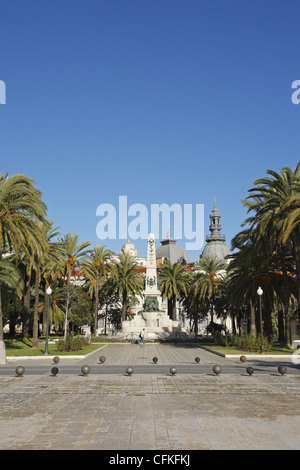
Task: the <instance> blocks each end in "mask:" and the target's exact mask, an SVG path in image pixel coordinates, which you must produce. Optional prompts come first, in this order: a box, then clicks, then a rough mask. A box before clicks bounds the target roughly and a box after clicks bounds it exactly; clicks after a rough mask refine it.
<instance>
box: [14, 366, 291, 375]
mask: <svg viewBox="0 0 300 470" xmlns="http://www.w3.org/2000/svg"><path fill="white" fill-rule="evenodd" d="M90 371H91V369H90V367H89V366H88V365H85V366H82V367H81V373H82V374H83V375H85V376H87V375H88V374H89V373H90ZM286 371H287V368H286V367H284V366H279V367H278V372H279V373H280V374H281V375H284V374H285V373H286ZM58 372H59V369H58V367H52V369H51V374H52V375H53V376H54V377H56V376H57V374H58ZM213 372H214V374H215V375H220V374H221V372H222V369H221V367H220V366H218V365H216V366H214V367H213ZM246 372H247V374H248V375H252V374H253V373H254V369H253V367H247V369H246ZM24 373H25V368H24V367H23V366H18V367H17V368H16V375H17V376H18V377H22V376H23V375H24ZM126 373H127V375H132V374H133V368H132V367H127V369H126ZM170 374H171V375H176V374H177V369H176V367H170Z"/></svg>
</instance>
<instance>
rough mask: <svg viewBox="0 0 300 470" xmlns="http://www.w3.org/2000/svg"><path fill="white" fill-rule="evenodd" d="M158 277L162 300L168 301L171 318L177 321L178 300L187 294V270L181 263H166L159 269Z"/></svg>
mask: <svg viewBox="0 0 300 470" xmlns="http://www.w3.org/2000/svg"><path fill="white" fill-rule="evenodd" d="M158 276H159V288H160V292H161V295H162V299H163V300H164V299H168V313H169V316H170V317H171V318H172V319H173V320H176V319H177V310H176V300H178V299H180V298H181V297H182V296H183V295H186V294H187V275H186V268H185V267H184V266H183V265H182V264H181V263H174V264H172V263H171V262H170V261H166V262H165V263H164V264H163V265H162V266H161V267H160V268H159V269H158Z"/></svg>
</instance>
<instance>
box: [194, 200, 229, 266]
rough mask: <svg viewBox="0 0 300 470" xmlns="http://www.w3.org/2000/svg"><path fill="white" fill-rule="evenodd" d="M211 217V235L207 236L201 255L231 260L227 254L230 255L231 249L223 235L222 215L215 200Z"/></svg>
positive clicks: (226, 260)
mask: <svg viewBox="0 0 300 470" xmlns="http://www.w3.org/2000/svg"><path fill="white" fill-rule="evenodd" d="M209 218H210V226H209V230H210V231H211V235H210V236H208V237H206V245H205V247H204V250H203V252H202V256H201V257H202V258H206V259H208V258H212V257H215V258H218V259H220V260H222V261H225V262H229V260H228V259H226V256H228V255H230V251H229V249H228V248H227V246H226V245H225V235H221V228H222V226H221V224H220V219H221V216H220V214H219V211H218V209H217V208H216V203H215V202H214V208H213V210H212V212H211V214H210V216H209Z"/></svg>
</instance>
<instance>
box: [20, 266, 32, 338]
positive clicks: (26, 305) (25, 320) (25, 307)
mask: <svg viewBox="0 0 300 470" xmlns="http://www.w3.org/2000/svg"><path fill="white" fill-rule="evenodd" d="M30 280H31V274H30V273H29V271H28V268H26V274H25V293H24V298H23V302H24V304H23V319H22V321H23V326H22V336H23V338H28V337H29V315H30Z"/></svg>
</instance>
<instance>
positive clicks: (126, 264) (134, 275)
mask: <svg viewBox="0 0 300 470" xmlns="http://www.w3.org/2000/svg"><path fill="white" fill-rule="evenodd" d="M108 284H109V285H110V286H111V289H110V293H111V294H117V295H118V296H119V297H120V298H121V302H122V320H123V321H124V320H126V313H127V312H126V311H127V302H128V298H129V296H131V295H132V296H134V297H135V296H136V295H141V294H142V290H143V286H144V277H143V275H142V274H141V272H140V270H139V268H138V265H137V262H136V260H135V258H133V257H132V256H131V255H130V254H129V253H122V254H120V255H119V256H118V258H117V259H115V260H113V262H112V264H111V271H110V277H109V279H108Z"/></svg>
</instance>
